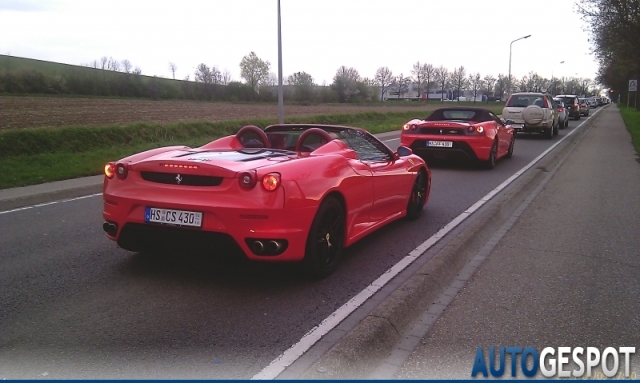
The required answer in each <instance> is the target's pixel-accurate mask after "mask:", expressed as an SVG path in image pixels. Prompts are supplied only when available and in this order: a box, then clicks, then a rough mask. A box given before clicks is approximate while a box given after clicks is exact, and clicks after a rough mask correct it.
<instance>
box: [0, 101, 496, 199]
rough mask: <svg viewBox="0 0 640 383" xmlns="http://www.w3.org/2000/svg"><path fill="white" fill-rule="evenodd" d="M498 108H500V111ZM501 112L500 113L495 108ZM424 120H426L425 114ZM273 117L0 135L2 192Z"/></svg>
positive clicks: (379, 126)
mask: <svg viewBox="0 0 640 383" xmlns="http://www.w3.org/2000/svg"><path fill="white" fill-rule="evenodd" d="M495 109H501V106H500V107H499V108H495ZM494 112H496V113H499V112H500V110H494ZM415 117H421V116H416V115H415V112H412V111H410V112H389V113H379V112H365V113H357V114H336V115H320V116H299V117H291V118H287V119H285V122H287V123H309V124H335V125H351V126H357V127H361V128H364V129H366V130H368V131H370V132H372V133H382V132H389V131H394V130H399V129H400V128H401V127H402V125H403V124H404V123H406V122H407V121H408V120H410V119H412V118H415ZM424 117H426V116H424ZM273 123H276V120H275V119H255V120H243V121H220V122H210V121H201V122H193V123H177V124H170V125H158V124H148V123H144V124H143V123H135V124H129V125H124V126H107V127H83V126H73V127H66V128H34V129H22V130H15V131H8V132H5V133H2V134H0V169H2V170H3V171H2V172H0V189H5V188H11V187H17V186H27V185H35V184H40V183H44V182H51V181H57V180H64V179H71V178H77V177H84V176H92V175H97V174H101V173H102V171H103V167H104V164H105V163H106V162H108V161H114V160H118V159H120V158H122V157H125V156H128V155H130V154H133V153H137V152H140V151H143V150H147V149H152V148H157V147H161V146H169V145H187V146H190V147H197V146H201V145H204V144H205V143H207V142H210V141H212V140H214V139H216V138H219V137H222V136H225V135H228V134H232V133H233V132H235V131H237V130H238V129H239V128H240V127H242V126H244V125H249V124H252V125H258V126H260V127H265V126H267V125H269V124H273Z"/></svg>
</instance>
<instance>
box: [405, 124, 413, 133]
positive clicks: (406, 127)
mask: <svg viewBox="0 0 640 383" xmlns="http://www.w3.org/2000/svg"><path fill="white" fill-rule="evenodd" d="M405 130H416V125H415V124H404V125H403V126H402V131H403V132H404V131H405Z"/></svg>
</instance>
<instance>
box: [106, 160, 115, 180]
mask: <svg viewBox="0 0 640 383" xmlns="http://www.w3.org/2000/svg"><path fill="white" fill-rule="evenodd" d="M115 174H116V166H115V165H114V164H113V163H111V162H109V163H108V164H106V165H105V166H104V175H105V176H107V178H109V179H111V178H113V176H114V175H115Z"/></svg>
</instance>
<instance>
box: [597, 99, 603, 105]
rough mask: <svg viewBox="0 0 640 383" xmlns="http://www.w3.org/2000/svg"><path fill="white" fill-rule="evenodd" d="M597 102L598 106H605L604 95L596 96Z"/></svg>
mask: <svg viewBox="0 0 640 383" xmlns="http://www.w3.org/2000/svg"><path fill="white" fill-rule="evenodd" d="M596 103H597V104H598V106H603V105H604V100H603V99H602V97H596Z"/></svg>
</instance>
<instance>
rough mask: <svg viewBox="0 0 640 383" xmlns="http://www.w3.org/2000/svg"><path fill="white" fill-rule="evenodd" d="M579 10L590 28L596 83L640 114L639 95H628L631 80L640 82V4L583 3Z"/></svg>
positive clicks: (630, 0)
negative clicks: (596, 70) (596, 62)
mask: <svg viewBox="0 0 640 383" xmlns="http://www.w3.org/2000/svg"><path fill="white" fill-rule="evenodd" d="M577 6H578V10H579V12H580V13H581V15H582V17H583V20H585V21H586V22H587V23H588V25H589V27H590V34H591V38H590V41H591V42H592V44H593V52H594V54H595V57H596V59H597V60H598V66H599V69H598V75H597V77H596V79H597V80H598V81H599V82H600V83H602V84H603V85H605V86H607V87H608V88H610V92H611V98H612V99H614V100H617V99H618V97H619V98H620V101H621V102H622V103H625V104H626V103H627V101H628V100H627V98H628V97H631V100H633V101H635V105H636V107H637V108H638V110H640V103H638V102H637V97H638V92H637V91H636V92H629V91H628V89H629V80H636V81H637V80H639V79H640V0H623V1H621V0H581V1H580V2H579V3H578V4H577ZM633 101H632V102H631V105H633V104H634V102H633Z"/></svg>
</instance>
